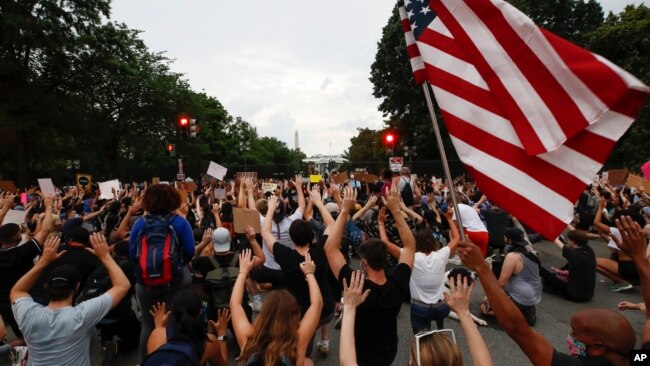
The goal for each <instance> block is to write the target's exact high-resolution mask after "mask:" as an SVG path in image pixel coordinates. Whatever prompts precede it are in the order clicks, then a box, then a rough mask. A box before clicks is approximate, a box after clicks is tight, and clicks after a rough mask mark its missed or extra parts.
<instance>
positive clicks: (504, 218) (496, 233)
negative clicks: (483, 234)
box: [481, 208, 508, 248]
mask: <svg viewBox="0 0 650 366" xmlns="http://www.w3.org/2000/svg"><path fill="white" fill-rule="evenodd" d="M481 215H482V216H483V217H484V218H485V223H486V224H487V229H488V234H489V237H490V239H489V240H490V246H492V247H495V248H503V247H505V246H506V242H505V239H504V236H505V235H506V228H507V227H508V214H507V213H506V212H505V211H503V210H502V209H500V208H488V209H485V208H484V209H482V210H481Z"/></svg>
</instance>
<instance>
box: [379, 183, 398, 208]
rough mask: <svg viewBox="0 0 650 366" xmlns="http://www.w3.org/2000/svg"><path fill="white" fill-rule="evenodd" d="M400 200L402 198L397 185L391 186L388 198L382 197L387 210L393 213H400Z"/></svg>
mask: <svg viewBox="0 0 650 366" xmlns="http://www.w3.org/2000/svg"><path fill="white" fill-rule="evenodd" d="M400 198H401V197H400V195H399V193H398V192H397V185H396V184H393V185H391V187H390V190H389V191H388V194H387V195H386V198H383V197H382V200H383V201H384V205H385V206H386V208H387V209H389V210H390V211H391V212H397V211H399V204H400Z"/></svg>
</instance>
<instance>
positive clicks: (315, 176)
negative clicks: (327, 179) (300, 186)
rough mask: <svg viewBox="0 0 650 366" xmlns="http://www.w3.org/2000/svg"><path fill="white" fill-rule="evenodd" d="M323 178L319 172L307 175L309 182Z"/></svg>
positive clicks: (315, 181)
mask: <svg viewBox="0 0 650 366" xmlns="http://www.w3.org/2000/svg"><path fill="white" fill-rule="evenodd" d="M321 180H323V176H322V175H320V174H312V175H310V176H309V182H311V183H320V181H321Z"/></svg>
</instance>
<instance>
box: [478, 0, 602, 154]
mask: <svg viewBox="0 0 650 366" xmlns="http://www.w3.org/2000/svg"><path fill="white" fill-rule="evenodd" d="M465 3H466V4H467V6H468V8H469V9H471V10H472V11H473V13H474V14H475V15H476V16H477V17H478V18H479V19H480V20H481V21H482V23H481V24H484V25H485V27H486V28H487V29H488V30H489V31H490V33H491V34H492V35H493V36H494V37H495V41H496V42H497V43H498V44H500V45H501V47H503V51H504V52H506V53H507V55H508V58H509V59H510V60H512V64H506V65H505V67H515V68H517V69H518V70H519V71H520V72H521V74H522V76H523V77H524V78H525V79H526V80H528V81H529V83H530V87H531V88H530V90H531V91H532V90H534V91H535V93H537V94H539V96H540V98H541V102H542V103H544V104H545V105H546V106H547V108H548V110H549V111H550V112H551V113H552V114H553V116H554V118H555V119H556V120H557V121H563V122H564V123H559V124H558V125H559V127H560V128H561V129H562V131H563V133H564V135H565V136H566V138H570V137H571V136H573V135H575V134H576V133H577V132H579V131H581V130H583V129H584V128H585V127H587V126H588V125H589V123H588V122H587V119H593V118H594V117H595V115H597V114H598V113H599V110H600V109H601V108H605V105H604V104H603V103H602V102H600V103H599V104H600V108H599V107H593V108H592V107H590V106H592V105H593V101H594V100H598V99H597V98H596V97H595V96H594V95H593V93H591V91H590V90H589V89H588V88H586V87H585V86H584V84H583V83H582V82H580V81H579V79H577V78H576V77H575V76H574V75H573V73H571V72H563V71H565V70H567V69H566V65H564V63H563V62H562V61H561V60H560V59H559V57H558V58H557V59H553V57H552V55H553V53H554V50H553V48H552V47H551V46H550V45H549V44H548V43H546V42H544V41H545V38H544V37H543V36H542V35H541V34H540V33H539V31H538V28H537V27H536V26H535V25H534V24H533V22H532V21H530V19H528V18H527V17H525V16H523V14H521V13H519V12H517V11H511V12H510V13H509V14H508V15H509V17H507V18H506V17H505V16H504V14H503V13H502V10H501V9H500V8H499V7H497V3H493V2H490V1H484V0H466V1H465ZM498 4H501V5H508V4H506V3H498ZM508 7H510V6H509V5H508ZM520 15H521V16H520ZM522 16H523V17H522ZM511 22H518V24H517V26H518V27H517V28H518V29H519V32H517V31H515V30H514V29H513V28H512V26H511V24H510V23H511ZM477 26H478V25H477ZM524 40H525V42H524ZM477 46H478V47H479V48H481V45H477ZM547 65H549V66H554V67H553V70H555V71H556V72H557V73H558V74H559V75H555V74H554V73H553V72H551V71H550V70H549V68H548V67H547ZM558 65H560V66H561V67H557V66H558ZM497 67H498V66H497ZM567 71H568V70H567ZM497 74H499V72H498V71H497ZM560 80H564V85H562V84H561V83H560ZM565 87H567V88H568V89H570V91H571V93H569V92H568V91H567V90H566V89H565ZM580 87H582V88H580ZM581 96H584V97H585V99H586V100H585V103H584V106H585V108H587V109H588V110H586V111H585V112H586V115H585V114H583V112H582V111H581V110H580V109H579V107H578V105H577V104H576V101H575V100H574V98H578V97H581ZM515 98H517V96H515ZM591 122H593V120H592V121H591ZM552 127H555V126H552ZM536 130H537V127H536ZM557 142H558V141H556V142H555V143H557ZM563 142H564V140H562V141H559V143H560V144H561V143H563Z"/></svg>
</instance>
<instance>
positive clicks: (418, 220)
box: [399, 201, 424, 224]
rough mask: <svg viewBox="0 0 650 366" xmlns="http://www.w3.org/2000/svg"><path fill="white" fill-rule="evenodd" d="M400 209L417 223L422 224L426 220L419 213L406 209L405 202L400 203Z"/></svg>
mask: <svg viewBox="0 0 650 366" xmlns="http://www.w3.org/2000/svg"><path fill="white" fill-rule="evenodd" d="M399 208H400V210H402V212H404V213H406V215H407V216H408V217H410V218H412V219H413V220H415V222H416V223H418V224H421V223H422V221H424V219H423V218H422V216H421V215H420V214H418V213H417V212H415V211H413V210H411V209H410V208H408V207H406V205H405V204H404V202H402V201H400V203H399Z"/></svg>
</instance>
